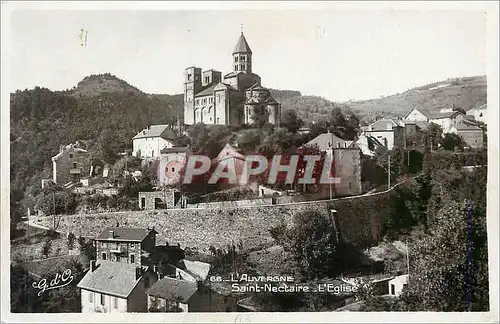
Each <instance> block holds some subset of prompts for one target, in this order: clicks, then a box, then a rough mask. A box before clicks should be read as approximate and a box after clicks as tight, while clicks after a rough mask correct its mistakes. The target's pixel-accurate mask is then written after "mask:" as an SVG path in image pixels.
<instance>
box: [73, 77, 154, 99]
mask: <svg viewBox="0 0 500 324" xmlns="http://www.w3.org/2000/svg"><path fill="white" fill-rule="evenodd" d="M106 92H108V93H113V92H123V93H127V94H129V95H144V92H142V91H141V90H139V89H137V88H136V87H134V86H132V85H130V84H129V83H128V82H126V81H124V80H122V79H120V78H118V77H116V76H114V75H112V74H110V73H105V74H92V75H90V76H88V77H85V78H84V79H83V80H82V81H80V82H78V84H77V85H76V87H75V88H73V89H72V90H70V94H71V95H74V96H84V97H94V96H98V95H100V94H102V93H106Z"/></svg>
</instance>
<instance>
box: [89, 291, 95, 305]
mask: <svg viewBox="0 0 500 324" xmlns="http://www.w3.org/2000/svg"><path fill="white" fill-rule="evenodd" d="M89 302H91V303H93V302H94V293H93V292H92V291H89Z"/></svg>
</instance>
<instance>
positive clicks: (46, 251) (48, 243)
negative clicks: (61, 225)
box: [42, 239, 52, 258]
mask: <svg viewBox="0 0 500 324" xmlns="http://www.w3.org/2000/svg"><path fill="white" fill-rule="evenodd" d="M51 249H52V241H51V240H50V239H47V240H45V243H44V244H43V246H42V255H43V256H44V257H46V258H47V257H48V256H49V254H50V250H51Z"/></svg>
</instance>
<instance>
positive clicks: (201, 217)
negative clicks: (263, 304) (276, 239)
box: [37, 190, 393, 252]
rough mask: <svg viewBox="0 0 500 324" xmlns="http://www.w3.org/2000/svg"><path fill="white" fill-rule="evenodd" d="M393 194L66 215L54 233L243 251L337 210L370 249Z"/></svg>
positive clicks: (346, 228)
mask: <svg viewBox="0 0 500 324" xmlns="http://www.w3.org/2000/svg"><path fill="white" fill-rule="evenodd" d="M392 193H393V190H391V191H385V192H380V193H376V194H373V195H364V196H357V197H353V198H350V197H349V198H340V199H334V200H331V201H327V200H324V201H311V202H301V203H288V204H280V205H267V206H253V207H235V208H217V209H201V208H199V209H189V208H188V209H165V210H153V211H136V212H117V213H102V214H93V215H69V216H63V217H62V218H61V221H60V224H59V227H58V228H57V230H58V231H60V232H62V233H67V232H68V231H72V232H74V233H75V234H76V235H77V236H79V235H82V236H90V237H91V236H97V235H99V234H100V233H101V232H102V231H103V230H104V229H105V228H106V227H111V226H116V225H117V224H118V225H119V226H127V227H140V228H147V227H152V226H154V227H155V229H156V230H157V231H158V233H159V234H158V236H157V244H165V241H168V243H169V244H177V243H179V244H180V245H181V247H182V248H185V247H189V248H196V249H198V250H199V251H200V252H206V251H208V248H209V247H210V245H214V246H215V247H225V246H227V245H228V244H232V243H234V244H235V245H236V244H237V243H238V242H239V241H240V240H241V241H242V242H243V248H244V249H247V248H255V247H258V246H262V245H263V244H268V243H272V242H273V239H272V238H271V236H270V234H269V229H270V228H271V227H273V226H275V225H277V224H279V223H280V222H281V221H282V220H283V221H285V222H286V223H290V222H291V220H292V217H293V215H294V214H295V213H298V212H301V211H311V210H316V211H319V212H321V213H325V214H326V213H329V214H330V215H331V213H330V210H331V209H336V210H337V216H336V219H337V223H338V224H339V227H340V234H341V235H342V237H343V238H345V239H346V240H348V241H352V242H358V243H363V244H365V245H371V244H374V243H376V242H377V241H378V239H379V235H380V231H381V229H382V225H381V224H383V220H384V218H385V217H386V216H388V215H389V209H388V208H389V207H388V206H389V204H388V201H389V199H390V196H391V195H392ZM51 221H52V218H50V217H44V218H40V219H39V220H38V221H37V224H39V225H44V226H49V227H50V226H52V222H51Z"/></svg>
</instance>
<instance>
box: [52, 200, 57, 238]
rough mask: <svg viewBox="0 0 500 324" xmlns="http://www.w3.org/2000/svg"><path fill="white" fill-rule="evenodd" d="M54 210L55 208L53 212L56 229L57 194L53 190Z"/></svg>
mask: <svg viewBox="0 0 500 324" xmlns="http://www.w3.org/2000/svg"><path fill="white" fill-rule="evenodd" d="M52 210H53V212H52V213H53V214H54V217H53V219H54V221H53V223H54V224H53V226H52V227H53V228H54V229H55V228H56V194H55V192H54V191H52Z"/></svg>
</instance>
